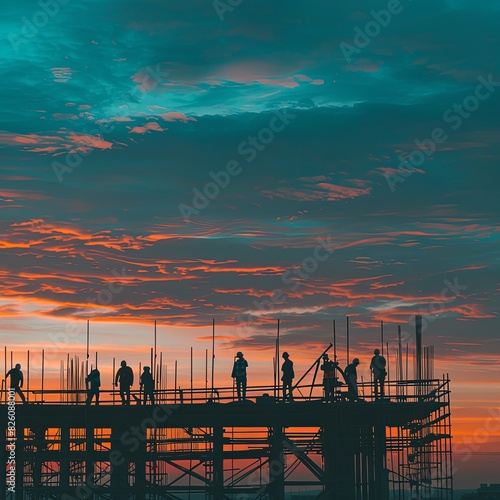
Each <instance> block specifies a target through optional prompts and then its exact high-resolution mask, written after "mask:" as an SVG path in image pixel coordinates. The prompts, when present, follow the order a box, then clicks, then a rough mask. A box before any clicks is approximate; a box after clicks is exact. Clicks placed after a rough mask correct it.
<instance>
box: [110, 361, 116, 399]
mask: <svg viewBox="0 0 500 500" xmlns="http://www.w3.org/2000/svg"><path fill="white" fill-rule="evenodd" d="M115 370H116V359H115V357H114V356H113V371H112V373H111V387H113V390H112V394H113V404H115V377H116V375H115V373H116V372H115Z"/></svg>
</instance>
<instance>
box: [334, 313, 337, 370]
mask: <svg viewBox="0 0 500 500" xmlns="http://www.w3.org/2000/svg"><path fill="white" fill-rule="evenodd" d="M333 359H334V361H337V328H336V324H335V320H333Z"/></svg>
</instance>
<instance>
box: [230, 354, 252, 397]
mask: <svg viewBox="0 0 500 500" xmlns="http://www.w3.org/2000/svg"><path fill="white" fill-rule="evenodd" d="M247 367H248V363H247V360H246V359H245V358H244V357H243V353H242V352H237V353H236V356H235V360H234V366H233V372H232V373H231V377H233V378H234V379H235V381H236V392H237V393H238V401H245V399H246V397H247Z"/></svg>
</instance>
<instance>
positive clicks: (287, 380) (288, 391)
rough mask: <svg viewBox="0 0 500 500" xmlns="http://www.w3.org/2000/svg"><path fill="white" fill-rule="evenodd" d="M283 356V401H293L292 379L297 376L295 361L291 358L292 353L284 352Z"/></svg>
mask: <svg viewBox="0 0 500 500" xmlns="http://www.w3.org/2000/svg"><path fill="white" fill-rule="evenodd" d="M281 357H282V358H283V359H284V361H283V364H282V365H281V371H282V372H283V375H282V377H281V381H282V382H283V401H293V394H292V391H293V388H292V381H293V379H294V378H295V373H294V371H293V361H292V360H291V359H290V355H289V354H288V353H287V352H284V353H283V354H282V355H281Z"/></svg>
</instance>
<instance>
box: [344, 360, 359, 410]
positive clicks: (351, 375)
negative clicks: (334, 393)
mask: <svg viewBox="0 0 500 500" xmlns="http://www.w3.org/2000/svg"><path fill="white" fill-rule="evenodd" d="M358 365H359V359H358V358H354V359H353V360H352V363H351V364H350V365H347V366H346V368H345V370H344V376H345V381H346V383H347V389H348V390H347V397H348V398H349V401H361V398H360V397H359V394H358V371H357V370H356V367H357V366H358Z"/></svg>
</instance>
